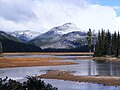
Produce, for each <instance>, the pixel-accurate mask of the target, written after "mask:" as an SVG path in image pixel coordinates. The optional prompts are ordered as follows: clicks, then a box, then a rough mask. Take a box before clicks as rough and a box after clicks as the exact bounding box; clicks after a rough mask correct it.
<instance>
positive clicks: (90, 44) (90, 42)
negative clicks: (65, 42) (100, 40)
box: [87, 29, 92, 55]
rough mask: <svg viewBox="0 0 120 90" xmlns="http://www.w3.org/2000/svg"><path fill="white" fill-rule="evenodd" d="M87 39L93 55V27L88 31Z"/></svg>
mask: <svg viewBox="0 0 120 90" xmlns="http://www.w3.org/2000/svg"><path fill="white" fill-rule="evenodd" d="M87 41H88V47H89V51H90V55H91V48H92V32H91V29H89V31H88V32H87Z"/></svg>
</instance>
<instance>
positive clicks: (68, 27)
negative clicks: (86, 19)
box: [48, 22, 81, 35]
mask: <svg viewBox="0 0 120 90" xmlns="http://www.w3.org/2000/svg"><path fill="white" fill-rule="evenodd" d="M80 30H81V29H80V28H78V27H77V26H76V25H75V24H74V23H71V22H69V23H65V24H63V25H60V26H57V27H54V28H52V29H51V30H50V31H48V32H54V33H55V34H61V35H62V34H66V33H69V32H72V31H80Z"/></svg>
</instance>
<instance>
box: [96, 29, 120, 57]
mask: <svg viewBox="0 0 120 90" xmlns="http://www.w3.org/2000/svg"><path fill="white" fill-rule="evenodd" d="M106 55H111V56H115V57H118V56H119V55H120V34H119V32H114V34H111V33H110V32H109V30H108V31H107V32H106V31H105V30H102V31H101V32H100V31H99V33H98V37H97V42H96V46H95V56H106Z"/></svg>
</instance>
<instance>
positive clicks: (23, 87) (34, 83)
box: [0, 77, 58, 90]
mask: <svg viewBox="0 0 120 90" xmlns="http://www.w3.org/2000/svg"><path fill="white" fill-rule="evenodd" d="M0 90H58V89H57V88H55V87H53V86H52V85H51V84H45V82H44V81H42V80H41V79H38V78H35V77H27V81H26V82H23V83H20V82H18V81H16V80H12V79H9V80H8V78H7V77H6V78H5V79H2V78H0Z"/></svg>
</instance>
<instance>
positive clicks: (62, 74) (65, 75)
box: [37, 71, 120, 86]
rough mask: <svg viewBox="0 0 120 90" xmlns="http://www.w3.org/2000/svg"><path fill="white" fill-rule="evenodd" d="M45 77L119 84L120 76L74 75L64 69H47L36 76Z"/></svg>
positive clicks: (110, 84)
mask: <svg viewBox="0 0 120 90" xmlns="http://www.w3.org/2000/svg"><path fill="white" fill-rule="evenodd" d="M37 77H38V78H45V79H60V80H70V81H78V82H89V83H97V84H103V85H108V86H120V77H116V76H74V75H73V74H71V73H70V72H66V71H48V72H47V73H46V74H42V75H40V76H37Z"/></svg>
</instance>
